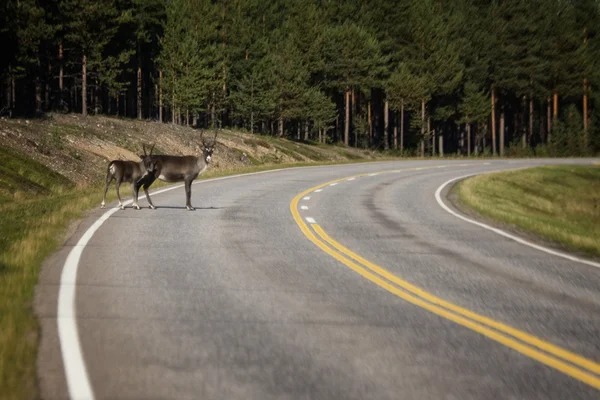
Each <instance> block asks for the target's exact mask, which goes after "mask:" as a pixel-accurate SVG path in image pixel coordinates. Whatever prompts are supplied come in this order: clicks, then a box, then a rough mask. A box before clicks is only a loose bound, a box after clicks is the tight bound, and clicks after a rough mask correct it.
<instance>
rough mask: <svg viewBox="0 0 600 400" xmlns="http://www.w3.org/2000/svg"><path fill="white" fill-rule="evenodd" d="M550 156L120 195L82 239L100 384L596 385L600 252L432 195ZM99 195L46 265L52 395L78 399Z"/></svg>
mask: <svg viewBox="0 0 600 400" xmlns="http://www.w3.org/2000/svg"><path fill="white" fill-rule="evenodd" d="M553 162H556V161H553ZM579 162H587V161H585V160H580V161H579ZM543 163H545V161H544V160H523V161H510V162H509V161H491V162H484V161H467V162H464V161H456V162H454V161H437V162H436V161H410V162H385V163H371V164H360V165H344V166H326V167H315V168H305V169H291V170H283V171H278V172H271V173H265V174H258V175H251V176H246V177H237V178H231V179H225V180H216V181H210V182H202V183H196V184H195V185H194V186H193V189H192V204H193V205H194V206H195V207H197V210H196V211H194V212H190V211H186V210H185V208H184V205H185V196H184V190H183V188H178V189H175V190H172V191H168V192H165V193H161V194H157V195H155V196H154V197H153V201H154V204H155V205H156V206H157V207H158V209H157V210H150V209H148V208H146V209H143V210H141V211H135V210H133V209H131V208H127V209H126V210H124V211H117V212H116V213H114V214H112V216H111V217H110V218H108V219H107V220H106V221H105V222H104V224H103V225H102V226H101V227H100V228H99V229H98V230H97V231H96V233H95V234H94V236H92V238H91V239H90V241H89V243H88V245H87V246H86V247H85V248H84V249H83V252H82V255H81V260H80V262H79V269H78V273H77V284H76V287H75V289H76V290H75V293H76V297H75V309H76V326H77V328H78V332H77V333H78V335H77V337H78V338H79V341H80V344H81V351H82V354H83V361H84V364H85V367H86V369H87V374H88V376H89V384H90V386H91V389H92V390H93V394H94V395H95V398H97V399H260V400H263V399H265V400H266V399H471V398H475V399H491V398H505V399H579V398H582V399H583V398H587V399H598V398H600V390H599V389H600V269H599V268H596V267H594V266H590V265H585V264H581V263H578V262H574V261H570V260H566V259H563V258H560V257H557V256H554V255H550V254H547V253H544V252H541V251H539V250H536V249H533V248H530V247H527V246H525V245H523V244H519V243H516V242H514V241H512V240H510V239H507V238H504V237H502V236H499V235H498V234H496V233H494V232H491V231H489V230H486V229H483V228H481V227H479V226H475V225H472V224H469V223H467V222H465V221H462V220H460V219H458V218H456V217H455V216H453V215H451V214H449V213H448V212H447V211H445V210H444V209H443V208H442V207H441V206H440V205H439V204H438V203H437V201H436V199H435V197H434V193H435V191H436V189H437V188H438V187H439V186H440V185H442V184H443V183H444V182H446V181H448V180H449V179H452V178H454V177H458V176H462V175H465V174H470V173H479V172H486V171H493V170H499V169H507V168H517V167H522V166H530V165H537V164H543ZM392 170H393V171H395V172H388V173H378V172H382V171H392ZM375 173H377V174H375ZM371 174H375V175H371ZM356 175H359V176H356ZM345 177H354V179H350V180H348V179H343V180H339V179H341V178H345ZM334 180H339V181H338V182H333V183H335V184H334V185H330V184H329V183H327V182H330V181H334ZM325 183H327V184H325ZM321 184H325V185H324V186H322V187H320V188H317V189H314V190H312V191H309V192H306V193H305V194H303V195H301V196H298V195H299V194H302V192H305V191H307V190H308V189H310V188H314V187H316V186H317V185H321ZM315 190H318V191H315ZM443 194H444V193H442V195H443ZM442 197H444V196H442ZM100 200H101V199H99V200H98V202H100ZM145 204H147V203H146V202H145V201H141V202H140V205H145ZM290 205H291V206H290ZM110 206H115V204H111V205H110ZM104 212H105V210H97V211H96V212H94V213H93V214H92V215H91V216H90V217H89V218H87V219H86V220H84V221H83V222H82V223H81V224H80V225H79V226H78V227H77V228H76V229H75V230H74V232H73V235H72V237H71V238H70V239H69V240H68V242H67V244H66V245H65V246H64V248H63V249H62V250H61V251H60V252H58V253H57V254H55V255H54V256H53V257H51V258H50V259H49V260H47V262H46V263H45V265H44V268H43V272H42V275H41V278H40V283H39V285H38V287H37V291H36V301H35V308H36V312H37V314H38V315H39V316H40V319H41V322H42V323H41V325H42V341H41V347H40V353H39V359H38V375H39V380H38V384H39V389H40V393H41V396H42V398H44V399H58V398H66V397H68V391H67V380H66V377H65V371H64V363H63V357H62V355H61V347H60V345H61V343H60V342H59V336H58V330H57V316H58V317H59V318H70V317H69V316H68V315H61V314H60V313H58V311H57V298H58V293H59V289H60V285H59V283H60V279H61V271H62V269H63V265H64V263H65V259H66V257H67V255H68V254H69V252H70V251H71V250H72V248H73V245H75V244H76V243H77V241H78V240H79V239H80V238H81V237H82V235H83V234H84V232H85V231H86V230H87V229H88V228H89V227H90V226H91V225H92V224H93V223H94V221H96V220H97V218H98V217H99V216H101V215H102V214H103V213H104ZM336 246H337V248H336ZM378 268H380V269H378ZM410 285H414V286H416V287H417V288H416V289H415V288H414V287H413V286H410ZM419 290H421V291H419ZM73 345H74V342H73V341H67V342H66V343H63V347H69V346H73ZM79 383H80V382H76V383H75V384H79Z"/></svg>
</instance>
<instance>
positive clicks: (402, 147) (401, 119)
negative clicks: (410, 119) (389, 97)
mask: <svg viewBox="0 0 600 400" xmlns="http://www.w3.org/2000/svg"><path fill="white" fill-rule="evenodd" d="M403 151H404V100H402V102H401V103H400V152H403Z"/></svg>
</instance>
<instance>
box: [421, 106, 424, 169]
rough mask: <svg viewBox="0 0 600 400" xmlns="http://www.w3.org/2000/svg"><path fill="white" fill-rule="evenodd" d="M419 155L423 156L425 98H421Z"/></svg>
mask: <svg viewBox="0 0 600 400" xmlns="http://www.w3.org/2000/svg"><path fill="white" fill-rule="evenodd" d="M421 157H425V99H421Z"/></svg>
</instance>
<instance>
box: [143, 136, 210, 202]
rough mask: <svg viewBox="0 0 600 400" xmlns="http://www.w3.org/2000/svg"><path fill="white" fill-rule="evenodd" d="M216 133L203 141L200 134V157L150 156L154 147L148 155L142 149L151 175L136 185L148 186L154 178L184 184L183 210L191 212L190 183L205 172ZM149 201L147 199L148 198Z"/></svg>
mask: <svg viewBox="0 0 600 400" xmlns="http://www.w3.org/2000/svg"><path fill="white" fill-rule="evenodd" d="M217 133H218V132H215V136H214V137H213V138H211V139H208V140H207V139H205V138H204V133H201V134H200V140H201V142H202V156H201V157H196V156H169V155H158V154H152V150H153V149H154V145H152V147H151V148H150V154H146V151H145V148H144V157H143V158H142V159H143V160H144V161H145V162H146V163H147V164H148V165H152V166H153V168H154V170H153V174H147V175H145V176H144V177H143V178H140V180H139V181H138V183H142V184H144V187H146V186H150V185H151V184H152V182H154V180H155V179H156V178H158V179H160V180H161V181H164V182H182V181H183V182H184V184H185V208H187V209H188V210H190V211H192V210H194V207H192V203H191V197H192V182H193V181H194V179H196V178H197V177H198V175H200V174H201V173H203V172H204V171H206V169H207V168H208V165H209V164H210V160H211V159H212V154H213V151H214V148H215V146H216V144H217ZM148 199H149V198H148Z"/></svg>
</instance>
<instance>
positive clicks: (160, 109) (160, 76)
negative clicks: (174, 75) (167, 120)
mask: <svg viewBox="0 0 600 400" xmlns="http://www.w3.org/2000/svg"><path fill="white" fill-rule="evenodd" d="M162 80H163V72H162V71H159V72H158V120H159V121H160V122H163V87H162Z"/></svg>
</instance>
